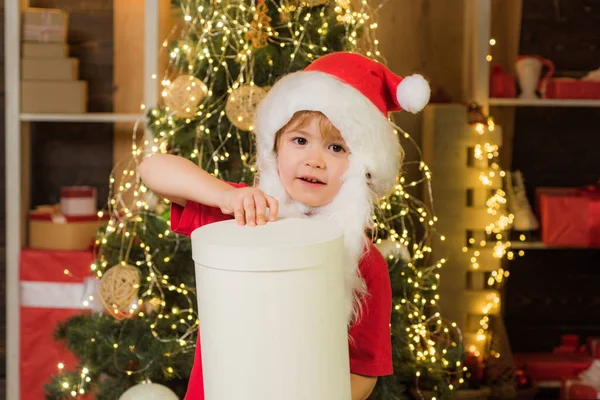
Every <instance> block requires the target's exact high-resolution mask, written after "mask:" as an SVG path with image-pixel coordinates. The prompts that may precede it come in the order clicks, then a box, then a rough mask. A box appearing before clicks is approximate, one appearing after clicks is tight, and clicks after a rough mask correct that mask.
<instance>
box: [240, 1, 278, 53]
mask: <svg viewBox="0 0 600 400" xmlns="http://www.w3.org/2000/svg"><path fill="white" fill-rule="evenodd" d="M267 11H268V8H267V5H266V4H265V3H264V2H262V3H258V5H257V6H256V14H254V19H253V21H252V22H250V29H249V30H248V32H246V35H245V36H244V39H246V41H248V42H250V41H251V42H252V47H254V48H255V49H261V48H263V47H267V40H268V39H269V36H271V34H272V30H271V23H270V22H271V18H270V17H269V16H268V15H267Z"/></svg>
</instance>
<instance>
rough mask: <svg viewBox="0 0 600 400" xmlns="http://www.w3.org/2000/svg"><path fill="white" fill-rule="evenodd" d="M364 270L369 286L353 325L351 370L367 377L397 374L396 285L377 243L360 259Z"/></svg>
mask: <svg viewBox="0 0 600 400" xmlns="http://www.w3.org/2000/svg"><path fill="white" fill-rule="evenodd" d="M359 268H360V272H361V274H362V276H363V279H364V280H365V283H366V285H367V290H368V295H366V297H365V298H364V299H363V302H362V305H363V309H362V314H361V317H360V319H359V320H358V322H357V323H356V324H354V325H353V326H352V327H351V328H350V340H349V346H350V372H352V373H353V374H358V375H364V376H385V375H391V374H393V373H394V368H393V365H392V341H391V336H390V317H391V313H392V287H391V284H390V275H389V272H388V265H387V263H386V261H385V259H384V258H383V256H382V255H381V253H380V252H379V250H377V248H376V247H375V246H374V245H371V247H370V249H369V252H368V253H367V254H365V256H364V257H363V259H362V260H361V261H360V266H359Z"/></svg>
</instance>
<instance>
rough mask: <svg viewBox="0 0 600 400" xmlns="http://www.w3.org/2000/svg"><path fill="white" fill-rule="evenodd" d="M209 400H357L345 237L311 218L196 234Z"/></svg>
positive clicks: (225, 225)
mask: <svg viewBox="0 0 600 400" xmlns="http://www.w3.org/2000/svg"><path fill="white" fill-rule="evenodd" d="M192 247H193V250H192V252H193V258H194V262H195V264H196V287H197V290H198V314H199V319H200V341H201V346H202V365H203V373H204V393H205V398H206V400H240V399H244V400H281V399H285V400H307V399H310V400H348V399H350V396H351V395H350V367H349V356H348V331H347V327H346V311H345V310H346V307H345V305H344V278H343V270H342V263H343V236H342V232H341V230H339V229H337V228H336V227H334V226H332V225H330V224H328V223H326V222H324V221H317V220H309V219H294V218H292V219H282V220H278V221H276V222H272V223H268V224H266V225H263V226H257V227H248V226H238V225H237V224H236V222H235V221H233V220H231V221H225V222H218V223H215V224H210V225H206V226H204V227H202V228H199V229H197V230H196V231H194V232H193V233H192Z"/></svg>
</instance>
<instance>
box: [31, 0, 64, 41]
mask: <svg viewBox="0 0 600 400" xmlns="http://www.w3.org/2000/svg"><path fill="white" fill-rule="evenodd" d="M68 25H69V15H68V14H67V13H66V12H64V11H62V10H57V9H53V8H33V7H32V8H28V9H27V10H26V11H25V12H23V41H24V42H38V43H47V42H52V43H56V42H59V43H61V42H62V43H65V42H66V41H67V29H68Z"/></svg>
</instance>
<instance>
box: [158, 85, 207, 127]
mask: <svg viewBox="0 0 600 400" xmlns="http://www.w3.org/2000/svg"><path fill="white" fill-rule="evenodd" d="M207 95H208V88H207V87H206V84H205V83H204V82H202V81H201V80H200V79H198V78H196V77H195V76H192V75H181V76H178V77H177V78H175V80H174V81H173V82H171V84H170V85H169V87H168V88H167V89H166V90H165V92H164V99H165V105H166V106H167V107H169V109H170V110H171V111H172V112H173V114H175V116H177V117H180V118H190V117H193V116H194V114H196V111H197V108H198V104H200V102H201V101H203V100H204V99H205V98H206V96H207Z"/></svg>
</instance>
